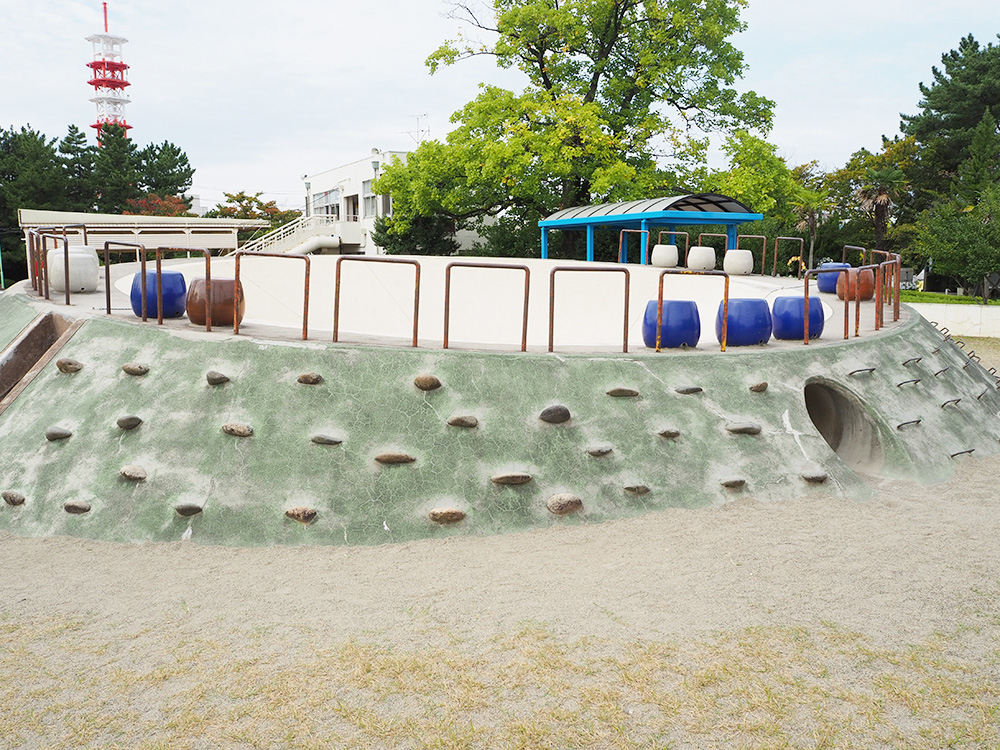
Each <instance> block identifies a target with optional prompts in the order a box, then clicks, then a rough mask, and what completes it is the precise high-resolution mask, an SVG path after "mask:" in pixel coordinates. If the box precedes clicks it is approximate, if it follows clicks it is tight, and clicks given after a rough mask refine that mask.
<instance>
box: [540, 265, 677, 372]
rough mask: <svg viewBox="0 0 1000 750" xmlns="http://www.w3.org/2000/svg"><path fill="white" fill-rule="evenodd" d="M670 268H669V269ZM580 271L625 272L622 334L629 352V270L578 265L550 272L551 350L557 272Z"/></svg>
mask: <svg viewBox="0 0 1000 750" xmlns="http://www.w3.org/2000/svg"><path fill="white" fill-rule="evenodd" d="M668 270H669V269H668ZM558 271H567V272H572V271H576V272H580V273H623V274H625V307H624V313H623V326H624V331H623V335H622V352H623V353H625V354H627V353H628V297H629V272H628V269H627V268H577V267H576V266H556V267H555V268H553V269H552V271H551V272H550V273H549V351H550V352H551V351H552V349H553V347H554V338H555V315H556V272H558Z"/></svg>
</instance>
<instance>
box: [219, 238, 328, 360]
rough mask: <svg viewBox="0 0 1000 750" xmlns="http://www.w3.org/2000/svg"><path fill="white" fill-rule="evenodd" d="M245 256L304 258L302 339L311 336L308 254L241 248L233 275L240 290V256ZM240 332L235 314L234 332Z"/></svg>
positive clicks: (237, 316) (238, 318) (238, 320)
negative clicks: (261, 251) (249, 250)
mask: <svg viewBox="0 0 1000 750" xmlns="http://www.w3.org/2000/svg"><path fill="white" fill-rule="evenodd" d="M244 256H255V257H258V258H295V259H299V260H304V261H305V262H306V269H305V276H304V277H303V282H302V340H303V341H306V340H307V339H308V338H309V280H310V277H311V275H312V274H311V268H310V259H309V256H308V255H289V254H287V253H260V252H256V251H255V252H245V251H243V250H240V251H239V252H237V253H236V255H235V257H236V261H235V270H234V273H233V275H234V276H235V277H236V281H235V283H236V289H237V290H239V289H240V288H241V287H240V258H241V257H244ZM239 333H240V316H239V315H233V334H234V335H236V336H238V335H239Z"/></svg>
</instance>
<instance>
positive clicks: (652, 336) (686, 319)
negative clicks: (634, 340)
mask: <svg viewBox="0 0 1000 750" xmlns="http://www.w3.org/2000/svg"><path fill="white" fill-rule="evenodd" d="M700 338H701V316H699V315H698V306H697V305H696V304H695V303H694V302H692V301H691V300H687V299H665V300H663V320H662V322H661V323H660V347H661V348H663V349H675V348H677V347H679V346H697V345H698V339H700ZM642 341H643V343H644V344H645V345H646V346H648V347H649V348H650V349H655V348H656V300H655V299H651V300H650V301H649V302H647V303H646V312H645V314H644V315H643V316H642Z"/></svg>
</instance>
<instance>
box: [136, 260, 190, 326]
mask: <svg viewBox="0 0 1000 750" xmlns="http://www.w3.org/2000/svg"><path fill="white" fill-rule="evenodd" d="M160 277H161V279H162V280H163V281H162V283H163V317H164V318H179V317H181V316H182V315H183V314H184V306H185V304H186V303H187V284H186V283H185V281H184V274H182V273H181V272H180V271H161V272H160ZM131 299H132V312H134V313H135V314H136V316H138V317H140V318H141V317H142V271H137V272H136V274H135V276H133V277H132V294H131ZM146 317H147V318H156V317H159V316H158V313H157V307H156V271H146Z"/></svg>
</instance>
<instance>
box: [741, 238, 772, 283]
mask: <svg viewBox="0 0 1000 750" xmlns="http://www.w3.org/2000/svg"><path fill="white" fill-rule="evenodd" d="M740 240H762V241H763V242H762V245H761V249H760V275H761V276H763V275H764V260H765V258H766V257H767V237H765V236H764V235H762V234H738V235H736V247H735V248H733V249H734V250H739V249H740ZM743 249H744V250H745V249H746V248H743ZM751 273H753V271H752V270H751Z"/></svg>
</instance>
